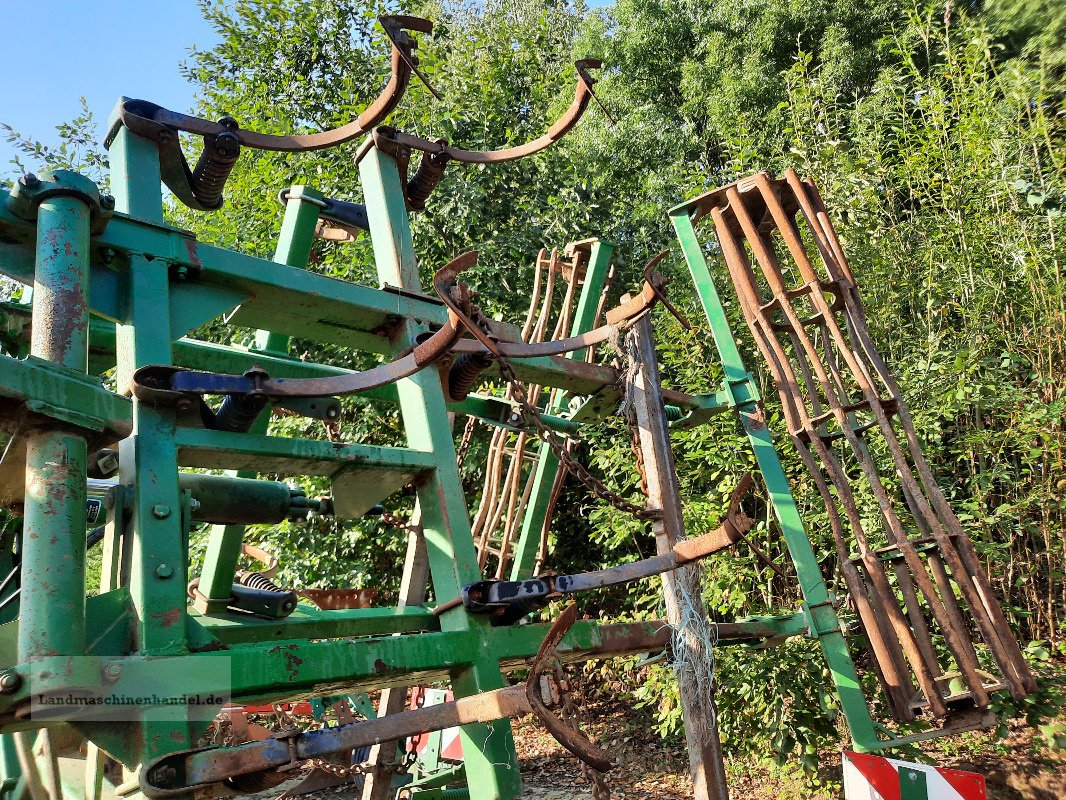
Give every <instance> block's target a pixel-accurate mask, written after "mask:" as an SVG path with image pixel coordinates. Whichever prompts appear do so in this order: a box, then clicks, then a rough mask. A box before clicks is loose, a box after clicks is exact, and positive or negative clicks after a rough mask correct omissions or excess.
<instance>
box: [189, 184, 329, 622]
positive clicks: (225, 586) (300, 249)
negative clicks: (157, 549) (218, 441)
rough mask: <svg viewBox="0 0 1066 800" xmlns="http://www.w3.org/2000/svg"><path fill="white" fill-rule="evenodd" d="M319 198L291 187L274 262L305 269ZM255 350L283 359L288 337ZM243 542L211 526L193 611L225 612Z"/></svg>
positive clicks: (266, 334)
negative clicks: (198, 595)
mask: <svg viewBox="0 0 1066 800" xmlns="http://www.w3.org/2000/svg"><path fill="white" fill-rule="evenodd" d="M321 200H322V195H321V194H319V193H318V192H315V191H313V190H312V189H308V188H306V187H303V186H293V187H292V189H291V190H290V192H289V199H288V202H287V203H286V204H285V217H284V218H283V220H282V223H281V234H280V236H279V237H278V246H277V248H276V249H275V251H274V260H275V261H276V262H278V263H279V264H287V265H288V266H290V267H306V266H307V259H308V258H309V257H310V255H311V244H312V243H313V242H314V239H315V224H316V223H317V222H318V208H319V206H318V205H317V203H318V202H321ZM254 349H255V350H258V351H261V352H264V353H269V354H271V355H285V354H286V353H287V351H288V349H289V337H288V336H285V335H284V334H280V333H274V332H272V331H265V330H261V331H258V332H257V333H256V336H255V347H254ZM269 423H270V410H269V409H266V410H264V411H263V413H262V414H261V415H260V416H259V419H257V420H256V421H255V422H254V423H253V425H252V427H251V428H250V430H249V433H253V434H264V433H266V432H267V428H268V426H269ZM227 474H228V475H234V476H236V477H238V478H255V477H257V476H258V473H256V472H251V471H247V470H239V471H233V470H230V471H228V472H227ZM243 541H244V526H243V525H213V526H212V527H211V535H210V539H209V540H208V543H207V552H206V553H205V555H204V566H203V570H202V571H201V573H200V585H199V592H200V598H198V599H197V602H196V607H197V609H198V610H199V611H201V612H203V613H213V612H217V611H222V610H224V609H225V608H226V606H227V604H228V602H229V597H230V592H231V589H230V587H231V586H232V585H233V576H234V575H235V574H236V571H237V559H238V558H239V557H240V554H241V544H242V542H243Z"/></svg>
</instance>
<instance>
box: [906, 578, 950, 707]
mask: <svg viewBox="0 0 1066 800" xmlns="http://www.w3.org/2000/svg"><path fill="white" fill-rule="evenodd" d="M892 570H893V571H894V572H895V573H896V583H897V584H898V585H899V591H900V593H901V594H902V595H903V602H904V604H905V605H906V607H907V618H908V619H909V620H910V621H911V630H913V631H914V638H915V639H917V640H918V648H919V649H920V650H921V651H922V655H923V656H924V657H925V659H926V661H928V662H929V663H930V664H937V663H938V662H937V658H936V650H934V649H933V637H932V636H931V635H930V633H929V623H928V622H926V619H925V614H924V613H923V612H922V606H921V603H920V601H919V600H918V592H917V591H916V590H915V588H914V581H912V580H911V575H910V572H909V571H908V569H907V565H906V564H905V563H904V562H903V561H901V560H900V559H893V561H892ZM936 683H937V687H938V688H940V689H945V688H946V687H947V684H948V681H947V680H946V679H944V678H939V677H938V678H937V681H936Z"/></svg>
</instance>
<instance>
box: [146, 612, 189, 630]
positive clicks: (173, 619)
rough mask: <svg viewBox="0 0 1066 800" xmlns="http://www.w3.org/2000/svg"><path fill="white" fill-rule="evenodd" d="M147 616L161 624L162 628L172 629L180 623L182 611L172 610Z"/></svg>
mask: <svg viewBox="0 0 1066 800" xmlns="http://www.w3.org/2000/svg"><path fill="white" fill-rule="evenodd" d="M149 616H151V618H152V619H158V620H159V621H160V622H162V623H163V627H164V628H172V627H174V626H175V625H177V624H178V623H179V622H180V621H181V617H182V610H181V609H180V608H172V609H170V610H168V611H164V612H162V613H160V614H150V615H149Z"/></svg>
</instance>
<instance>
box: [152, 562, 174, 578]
mask: <svg viewBox="0 0 1066 800" xmlns="http://www.w3.org/2000/svg"><path fill="white" fill-rule="evenodd" d="M155 574H156V575H157V576H158V577H160V578H163V579H166V578H169V577H170V576H171V575H173V574H174V568H173V567H172V566H170V564H160V565H159V566H158V567H156V568H155Z"/></svg>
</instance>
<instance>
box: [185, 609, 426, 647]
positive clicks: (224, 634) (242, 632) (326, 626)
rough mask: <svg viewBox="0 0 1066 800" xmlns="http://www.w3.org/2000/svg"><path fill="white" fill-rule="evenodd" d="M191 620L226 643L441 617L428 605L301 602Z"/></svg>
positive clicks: (371, 630) (395, 626) (411, 625)
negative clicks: (273, 610) (274, 612)
mask: <svg viewBox="0 0 1066 800" xmlns="http://www.w3.org/2000/svg"><path fill="white" fill-rule="evenodd" d="M190 616H191V618H192V621H193V622H194V623H195V624H197V625H199V626H200V627H201V628H203V630H204V631H205V632H206V633H208V634H210V635H211V636H212V637H214V638H215V639H217V640H218V641H220V642H222V643H223V644H226V645H231V646H232V645H236V644H246V643H251V642H265V641H271V640H276V641H282V640H297V639H343V638H351V637H357V636H381V635H382V634H388V633H416V632H418V631H437V630H440V620H438V619H437V617H436V616H434V615H433V613H432V611H430V610H429V609H428V608H424V607H421V606H408V607H404V608H353V609H344V610H335V611H321V610H319V609H317V608H314V607H313V606H310V605H308V604H306V603H300V604H299V605H298V606H297V608H296V610H295V611H294V612H293V613H292V614H290V615H289V616H288V617H285V619H265V618H263V617H250V616H249V615H247V614H235V613H229V614H226V613H223V614H212V615H210V616H201V615H199V614H196V613H195V612H193V613H191V614H190Z"/></svg>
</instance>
